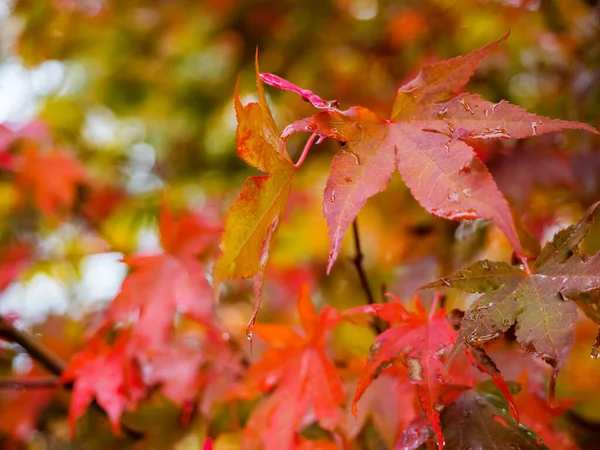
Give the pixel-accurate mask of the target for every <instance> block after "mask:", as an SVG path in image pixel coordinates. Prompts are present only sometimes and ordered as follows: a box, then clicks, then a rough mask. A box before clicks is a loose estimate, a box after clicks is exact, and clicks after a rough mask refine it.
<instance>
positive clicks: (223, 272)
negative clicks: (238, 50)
mask: <svg viewBox="0 0 600 450" xmlns="http://www.w3.org/2000/svg"><path fill="white" fill-rule="evenodd" d="M257 55H258V54H257ZM258 74H259V69H258V59H257V62H256V77H257V87H258V103H256V102H252V103H249V104H247V105H243V104H242V102H241V101H240V98H239V93H238V89H237V88H236V92H235V112H236V116H237V120H238V127H237V134H236V149H237V153H238V155H239V156H240V157H241V158H242V159H243V160H244V161H245V162H246V163H248V164H249V165H251V166H253V167H255V168H257V169H258V170H260V171H261V172H264V173H266V174H267V175H263V176H252V177H249V178H248V179H247V180H246V182H245V183H244V186H243V187H242V191H241V192H240V194H239V196H238V197H237V199H236V200H235V202H234V203H233V204H232V205H231V208H230V209H229V213H228V214H227V219H226V222H225V230H224V232H223V235H222V237H221V243H220V248H221V253H220V255H219V257H218V258H217V261H216V262H215V266H214V271H213V280H214V282H213V286H214V289H215V292H217V291H218V288H219V285H220V284H221V282H222V281H223V280H225V279H227V278H252V277H255V280H254V305H253V314H252V318H251V319H250V322H249V324H248V330H247V333H248V336H249V337H252V328H253V325H254V322H255V321H256V315H257V313H258V309H259V307H260V300H261V295H262V287H263V282H264V272H265V269H266V265H267V263H268V259H269V250H270V244H271V240H272V239H273V237H274V235H275V233H276V231H277V227H278V225H279V221H280V220H281V218H282V216H283V214H284V212H285V207H286V203H287V199H288V196H289V193H290V189H291V185H292V179H293V177H294V174H295V167H294V165H293V164H292V162H291V161H290V160H289V158H287V157H286V158H280V157H279V155H278V149H279V134H280V133H279V130H278V129H277V126H276V125H275V121H274V120H273V116H272V115H271V111H270V109H269V106H268V104H267V100H266V97H265V93H264V89H263V86H262V83H261V81H260V79H259V77H258Z"/></svg>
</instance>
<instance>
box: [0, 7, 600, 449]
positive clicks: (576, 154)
mask: <svg viewBox="0 0 600 450" xmlns="http://www.w3.org/2000/svg"><path fill="white" fill-rule="evenodd" d="M508 30H510V32H511V36H510V38H509V39H508V41H506V42H505V43H503V44H502V45H501V50H500V51H498V52H496V53H495V54H493V55H492V56H490V57H489V58H487V59H486V60H485V61H484V62H483V63H482V64H481V66H480V69H479V70H478V71H477V73H476V74H475V76H474V77H473V79H472V81H471V82H470V85H469V91H471V92H475V93H479V94H481V95H483V96H484V97H486V98H488V99H490V100H493V101H499V100H501V99H507V100H509V101H510V102H512V103H514V104H517V105H519V106H522V107H524V108H527V109H529V110H530V111H531V112H535V113H537V114H541V115H546V116H550V117H553V118H562V119H568V120H579V121H583V122H587V123H589V124H591V125H593V126H595V127H596V128H600V7H599V6H598V4H597V2H596V1H593V0H588V1H581V0H413V1H411V0H405V1H391V0H278V1H272V0H271V1H268V0H203V1H199V0H195V1H191V0H163V1H149V0H146V1H143V0H131V1H126V2H123V1H115V0H0V123H2V126H1V128H0V243H1V244H2V249H3V250H2V252H1V253H0V261H1V262H2V263H3V264H4V265H5V266H6V265H7V262H11V263H12V262H14V261H18V262H21V263H23V267H26V271H25V272H24V274H23V276H22V277H21V278H20V282H19V283H12V284H11V285H10V286H8V287H7V288H6V289H5V290H4V292H3V293H2V297H0V312H1V313H3V314H8V313H10V314H13V315H14V316H15V317H17V318H18V319H19V320H21V321H22V323H23V324H24V326H29V327H41V328H40V329H42V328H44V327H47V324H48V323H49V322H51V321H52V320H55V319H56V318H53V317H54V316H48V314H58V315H66V316H65V317H63V319H61V320H63V321H67V322H69V321H73V324H72V325H70V326H71V328H70V329H72V330H73V331H72V334H71V335H70V341H69V340H68V339H65V336H63V337H62V341H69V342H71V343H70V344H69V345H70V346H72V347H77V342H79V345H81V341H82V340H83V339H84V338H83V335H84V332H85V329H86V326H84V325H81V320H82V318H84V317H86V318H88V319H87V320H89V321H91V322H93V317H94V313H96V312H98V311H101V310H102V306H103V305H105V304H106V302H107V301H110V300H111V299H112V298H113V297H114V295H115V294H116V292H117V291H118V289H119V286H120V282H121V280H122V279H123V277H124V275H125V267H124V266H123V265H122V264H121V263H120V262H119V259H120V257H121V256H122V255H123V254H129V253H132V252H136V251H138V252H139V251H142V252H144V251H153V250H156V249H157V248H159V246H160V243H159V238H158V231H157V219H156V217H157V213H158V209H159V207H160V205H161V204H162V203H163V202H167V203H168V204H170V205H171V206H172V207H173V208H174V209H175V210H184V209H192V210H196V211H203V213H204V214H207V215H209V216H211V217H214V218H222V217H223V216H224V215H225V213H226V211H227V208H228V206H229V205H230V204H231V202H232V201H233V199H234V198H235V196H236V195H237V193H238V192H239V190H240V188H241V185H242V184H243V181H244V179H245V178H246V177H247V176H248V175H252V174H254V172H253V170H252V169H250V168H248V167H247V166H246V165H245V164H244V163H243V162H242V161H241V160H240V159H239V158H238V157H237V155H236V152H235V127H236V121H235V114H234V111H233V107H232V103H233V92H234V87H235V84H236V80H237V79H239V80H240V91H241V93H242V98H243V100H244V101H245V102H247V101H250V100H252V99H253V98H254V95H255V78H254V55H255V51H256V49H257V47H258V54H259V62H260V67H261V70H262V71H264V72H272V73H276V74H278V75H280V76H283V77H285V78H287V79H289V80H290V81H292V82H293V83H295V84H297V85H299V86H302V87H304V88H308V89H311V90H312V91H314V92H315V93H317V94H319V95H320V96H321V97H323V98H325V99H337V100H339V101H340V104H341V106H342V108H345V107H348V106H351V105H363V106H366V107H369V108H371V109H373V110H374V111H376V112H377V113H378V114H380V115H381V116H382V117H386V116H387V114H389V111H390V109H391V105H392V103H393V100H394V97H395V93H396V90H397V89H398V87H399V86H400V85H401V84H403V83H404V82H406V81H407V80H409V79H410V78H411V77H412V76H414V75H415V74H416V73H417V71H418V70H419V69H420V67H421V66H422V65H423V64H427V63H432V62H435V61H438V60H441V59H446V58H450V57H453V56H456V55H459V54H465V53H467V52H469V51H471V50H473V49H475V48H477V47H479V46H482V45H484V44H486V43H489V42H491V41H493V40H496V39H498V38H499V37H501V36H502V35H504V34H505V33H506V32H507V31H508ZM267 93H268V96H269V101H270V102H271V104H272V107H273V110H274V114H275V117H276V120H277V122H278V124H279V125H280V126H282V127H283V126H285V125H286V124H288V123H289V122H291V121H292V120H295V119H298V118H301V117H304V116H307V115H309V114H311V113H312V112H313V111H312V108H311V106H310V105H309V104H307V103H304V102H303V101H302V100H301V99H300V98H299V97H298V96H296V95H295V94H292V93H289V92H282V91H276V90H273V89H268V92H267ZM599 144H600V141H599V140H598V138H597V137H595V136H592V135H590V134H587V133H567V134H557V135H553V136H551V137H544V138H538V139H530V140H526V141H523V142H519V143H516V142H492V143H490V144H489V145H479V146H478V147H477V151H478V154H479V155H480V156H481V158H482V159H483V160H484V161H485V162H486V163H487V164H488V166H489V167H490V169H491V170H492V172H493V174H494V176H495V178H496V180H497V182H498V184H499V186H500V188H501V190H502V191H503V192H504V194H505V195H506V196H507V198H508V199H509V202H510V203H511V206H512V207H513V210H514V211H515V213H516V216H517V217H518V218H520V219H521V220H522V222H523V224H524V226H526V227H527V228H528V230H529V231H530V233H531V234H532V235H533V236H534V238H532V239H533V241H535V240H537V241H540V242H542V243H543V242H545V241H546V240H547V239H548V238H549V237H551V236H552V234H553V233H554V232H555V231H556V230H557V229H558V228H559V227H562V226H564V225H566V224H569V223H572V222H573V221H574V220H576V219H577V218H578V217H579V216H580V215H581V213H582V212H583V211H584V210H585V207H587V206H588V205H589V204H590V203H591V202H593V201H595V200H598V199H600V153H599V150H600V145H599ZM303 145H304V142H303V141H302V139H301V138H300V137H295V138H294V139H292V141H291V142H290V147H289V149H290V153H291V154H292V155H298V154H299V153H300V150H301V149H302V147H303ZM32 149H34V150H32ZM335 151H336V145H335V143H331V142H328V141H326V142H324V143H323V144H321V145H320V146H318V147H314V148H313V150H312V152H311V154H310V155H309V157H308V159H307V161H306V163H305V164H304V166H303V167H302V169H301V170H300V171H299V173H298V176H297V179H296V180H295V181H294V183H295V185H294V189H293V191H292V197H291V200H290V206H289V208H288V213H287V217H286V218H285V220H284V223H283V224H282V228H281V230H280V233H279V235H278V239H277V244H276V247H275V254H274V260H273V264H272V266H271V272H272V273H271V274H270V276H269V279H268V280H269V281H268V282H267V287H266V289H267V290H266V294H265V305H264V310H263V312H262V313H261V318H264V320H269V319H274V318H278V319H279V320H284V318H285V317H293V307H294V299H295V297H296V295H297V292H298V288H299V286H300V284H301V283H302V282H308V283H309V284H310V285H311V286H312V288H313V290H315V289H317V287H318V289H319V290H318V292H317V293H316V294H315V296H314V298H315V300H317V301H318V302H320V303H321V304H324V303H329V304H332V305H334V306H337V307H339V308H346V307H349V306H352V305H357V304H361V303H364V298H363V294H362V292H361V290H360V287H359V284H358V279H357V277H356V274H355V273H354V267H353V265H352V263H351V261H350V258H349V257H350V256H352V255H353V250H354V249H353V246H352V242H351V241H350V239H348V242H346V245H345V247H344V251H345V252H346V256H348V257H347V258H341V259H340V261H339V262H338V264H337V266H336V268H335V270H334V272H333V274H332V276H331V277H328V278H324V272H325V270H324V269H325V261H326V260H327V254H328V239H327V232H326V227H325V221H324V219H323V218H322V215H321V206H320V196H321V195H322V191H323V188H324V184H325V178H326V176H327V170H328V165H329V162H330V160H331V157H332V155H333V154H334V152H335ZM23 161H25V162H23ZM27 161H28V162H27ZM15 167H16V168H17V169H15ZM19 167H20V168H21V169H19ZM23 167H27V168H28V169H27V170H23ZM36 186H37V187H36ZM53 192H54V194H53ZM65 192H69V193H70V194H65ZM359 222H360V230H361V238H362V240H363V250H364V252H365V254H366V260H365V264H366V267H367V270H368V271H369V276H370V281H371V283H372V285H373V288H374V289H375V291H376V292H379V290H380V289H379V287H380V286H384V287H387V289H389V290H391V291H393V292H395V293H396V294H398V295H400V296H402V297H403V298H409V297H410V296H411V295H412V292H413V290H414V288H416V287H417V286H419V285H421V284H423V283H426V282H428V281H430V280H431V279H432V278H433V277H435V276H439V275H442V274H444V273H448V272H449V271H451V270H453V269H454V268H456V267H459V266H462V265H463V264H465V263H467V262H470V261H473V260H474V259H479V258H482V257H487V258H490V259H504V260H507V259H510V256H511V253H510V252H511V250H510V248H509V246H508V245H507V244H506V242H505V240H504V237H503V236H502V235H501V234H500V233H499V232H498V231H497V230H496V229H495V228H493V227H492V226H489V225H488V224H486V223H481V222H479V221H477V222H464V223H461V224H458V223H451V222H447V221H444V220H440V219H436V218H433V217H430V216H429V215H428V214H427V213H426V212H425V211H424V210H423V209H422V208H421V207H420V206H419V205H418V204H417V203H416V202H415V201H414V200H413V199H412V197H411V196H410V194H409V193H408V191H407V189H406V188H405V187H404V185H403V184H402V182H401V180H400V179H399V177H398V176H396V177H395V179H394V181H393V183H392V185H391V186H390V188H388V190H387V191H386V192H385V193H382V194H380V195H378V196H376V197H375V198H373V199H372V200H370V201H369V203H368V204H367V207H366V209H365V211H364V212H362V213H361V215H360V219H359ZM598 231H599V230H598V228H597V227H596V230H595V232H594V233H591V234H590V237H589V239H588V240H587V243H586V245H587V250H589V251H594V250H596V249H598V248H600V233H599V232H598ZM23 248H26V249H27V250H23V252H24V253H23V254H20V253H19V251H20V250H19V249H23ZM23 255H25V256H23ZM4 275H5V274H4ZM0 286H1V287H4V286H2V276H1V275H0ZM450 294H451V295H452V296H456V297H450V298H449V299H448V302H449V304H450V305H451V306H452V305H456V306H465V304H466V302H468V301H469V300H470V299H469V298H466V297H464V296H460V295H459V294H456V293H450ZM424 295H425V296H427V295H428V294H424ZM250 299H251V293H250V291H249V289H248V285H247V284H246V283H229V284H228V286H227V289H226V291H225V292H224V303H223V304H222V305H221V310H220V315H221V317H222V318H223V320H224V323H225V324H226V326H227V328H228V330H229V331H230V333H231V334H232V335H233V336H238V337H240V338H241V339H243V329H244V326H245V323H246V321H247V319H248V317H249V315H250V306H249V301H250ZM90 317H92V319H90ZM86 323H87V322H86ZM581 330H582V331H581V332H580V334H581V335H582V336H583V335H585V336H586V339H581V341H580V340H578V341H577V344H576V348H575V351H574V352H573V355H572V358H571V360H570V361H569V362H568V363H567V364H566V366H565V369H564V371H563V373H562V374H561V378H560V383H559V384H560V389H559V393H563V394H565V395H568V396H569V397H570V398H572V399H574V400H575V401H576V404H575V411H576V412H577V418H578V420H579V421H580V423H579V422H578V424H579V425H578V426H581V427H583V428H585V427H586V426H589V427H588V428H590V427H591V429H592V431H589V432H590V433H592V432H593V427H594V426H596V427H598V426H600V425H593V424H594V423H595V421H599V422H600V408H598V406H597V405H598V404H600V403H598V402H599V401H600V385H599V384H598V383H599V382H598V381H597V380H598V377H597V376H596V374H597V370H598V367H597V361H591V360H590V359H589V357H587V356H585V355H587V352H588V350H589V349H588V346H589V336H587V335H589V334H590V333H592V334H595V330H594V327H593V326H592V325H590V324H589V323H588V322H586V321H583V320H582V324H581ZM590 330H591V331H590ZM43 333H45V335H46V333H48V331H45V332H43ZM371 340H372V334H371V332H370V331H369V330H368V329H367V328H365V329H364V332H362V334H361V332H357V331H356V328H355V327H353V328H352V329H346V328H345V327H340V328H339V329H338V331H337V332H336V340H335V342H336V349H337V350H336V351H337V352H338V353H339V355H340V357H347V358H350V357H351V356H352V355H364V354H365V352H366V350H367V348H368V345H369V343H370V342H371ZM60 346H63V347H65V346H67V344H65V342H63V343H62V344H60V345H59V347H60ZM8 350H10V349H8ZM8 350H7V351H8ZM65 351H66V350H65ZM66 354H69V352H68V351H66ZM584 354H585V355H584ZM0 355H2V360H1V361H0V363H1V364H2V367H3V368H2V369H1V370H3V371H8V372H10V371H11V370H13V371H17V372H18V371H19V370H25V369H22V368H20V367H21V366H19V364H22V362H21V363H19V362H17V363H15V357H14V355H12V354H11V355H10V356H4V355H5V353H0ZM23 358H25V359H26V358H27V357H26V355H22V357H21V359H23ZM29 364H31V363H29ZM25 367H26V368H27V367H29V366H27V365H25ZM27 370H29V369H27ZM582 374H583V375H582ZM517 375H518V374H517ZM0 401H1V402H2V405H0V429H1V430H4V432H5V433H7V434H8V435H11V436H12V435H14V434H15V430H21V428H18V427H17V426H16V425H10V426H8V425H7V423H9V422H7V411H8V410H9V409H8V406H7V404H8V402H10V401H11V399H10V398H9V396H7V395H5V393H3V392H0ZM58 405H59V406H57V407H56V408H54V409H53V408H50V411H51V412H52V413H53V414H59V413H64V407H65V406H64V402H63V403H62V404H61V403H60V402H58ZM61 405H62V406H61ZM57 411H58V412H57ZM24 416H25V415H24ZM59 416H60V414H59ZM27 417H30V416H27ZM45 420H46V422H44V424H43V428H44V429H45V430H46V432H48V433H50V435H52V436H54V437H53V438H52V439H54V441H56V442H64V441H63V440H62V439H64V438H65V436H64V435H65V433H64V426H65V425H64V424H63V425H61V424H62V422H60V421H58V422H57V424H54V425H53V426H49V425H48V419H47V418H46V419H45ZM53 420H54V419H53ZM89 420H90V421H91V422H90V423H92V422H93V421H94V420H97V419H94V418H93V417H91V418H90V419H89ZM50 423H51V424H52V423H54V422H52V420H50ZM582 424H583V425H582ZM590 424H592V425H590ZM20 426H22V427H23V428H22V430H23V434H22V435H21V437H23V438H26V440H29V442H30V444H31V445H34V444H35V443H36V442H37V443H38V444H39V445H42V444H40V443H39V442H38V440H39V441H40V442H42V441H43V442H46V443H47V441H46V440H44V439H47V438H42V437H40V436H39V435H37V434H35V433H34V434H31V430H32V429H35V428H36V427H35V423H33V424H32V423H28V424H25V425H23V424H21V425H20ZM61 426H62V427H63V428H61ZM586 429H587V428H586ZM48 430H50V431H48ZM61 430H62V431H61ZM203 432H204V431H202V433H203ZM61 433H62V434H61ZM17 434H18V433H17ZM582 439H584V438H582ZM54 441H52V442H54ZM188 441H189V442H191V443H190V444H189V448H197V447H194V445H195V444H194V443H195V442H196V441H194V440H193V439H192V438H189V437H188V439H187V440H184V441H182V442H188ZM48 442H49V441H48ZM98 442H99V441H98ZM196 443H197V442H196ZM36 445H37V444H36ZM98 445H100V444H98ZM182 445H183V444H182ZM34 448H36V447H34ZM39 448H44V447H39ZM57 448H68V447H57ZM86 448H92V447H86ZM98 448H100V447H98ZM182 448H183V447H182ZM185 448H187V447H185ZM224 448H226V447H224Z"/></svg>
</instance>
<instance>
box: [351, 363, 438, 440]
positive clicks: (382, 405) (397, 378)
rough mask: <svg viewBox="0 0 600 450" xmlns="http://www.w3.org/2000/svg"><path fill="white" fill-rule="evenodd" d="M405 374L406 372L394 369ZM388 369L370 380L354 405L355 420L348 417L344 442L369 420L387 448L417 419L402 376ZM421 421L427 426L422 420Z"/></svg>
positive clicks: (410, 392) (410, 391) (411, 390)
mask: <svg viewBox="0 0 600 450" xmlns="http://www.w3.org/2000/svg"><path fill="white" fill-rule="evenodd" d="M398 369H401V370H402V371H406V368H404V367H402V368H400V367H399V368H398ZM398 372H400V370H397V371H393V370H392V368H391V367H390V369H388V370H387V371H386V372H385V374H383V375H381V376H380V377H378V378H377V379H376V380H374V382H373V384H372V385H371V386H370V387H369V389H367V390H366V392H365V393H364V395H363V396H362V397H361V399H360V401H359V402H358V404H357V408H356V409H357V414H356V417H354V416H353V415H351V414H349V416H350V417H349V418H348V422H349V425H350V426H349V427H348V431H347V433H346V436H347V438H349V439H355V438H356V436H358V434H359V433H360V431H361V430H362V429H363V428H364V427H365V425H366V424H367V420H368V419H370V420H371V421H372V423H373V426H374V427H375V429H376V430H377V431H378V433H379V436H380V437H381V439H382V440H383V441H384V442H385V443H386V444H387V445H388V447H389V448H392V447H393V446H394V443H397V442H398V440H399V437H400V433H401V432H402V431H403V430H405V429H407V428H408V427H409V425H410V423H411V420H413V418H414V417H415V416H416V415H417V414H416V407H414V406H413V403H414V400H416V399H417V397H416V396H415V389H414V388H413V386H412V385H411V384H409V383H406V382H405V381H404V380H405V379H406V374H404V373H402V374H400V373H398ZM425 421H426V422H427V423H429V421H428V419H427V417H426V416H425Z"/></svg>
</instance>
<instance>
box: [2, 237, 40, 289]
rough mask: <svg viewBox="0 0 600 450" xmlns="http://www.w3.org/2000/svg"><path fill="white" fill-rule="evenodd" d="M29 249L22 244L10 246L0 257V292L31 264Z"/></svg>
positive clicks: (4, 249) (5, 248)
mask: <svg viewBox="0 0 600 450" xmlns="http://www.w3.org/2000/svg"><path fill="white" fill-rule="evenodd" d="M31 259H32V254H31V249H30V248H29V247H27V246H26V245H23V244H11V245H8V246H6V247H4V248H3V249H2V254H1V256H0V291H3V290H4V289H5V288H6V287H7V286H8V285H9V284H10V283H12V282H13V281H14V280H15V279H16V278H17V277H18V276H19V275H20V274H21V272H23V271H24V270H25V269H26V268H27V267H28V266H29V264H30V263H31Z"/></svg>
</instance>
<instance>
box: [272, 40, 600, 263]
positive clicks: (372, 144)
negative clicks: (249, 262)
mask: <svg viewBox="0 0 600 450" xmlns="http://www.w3.org/2000/svg"><path fill="white" fill-rule="evenodd" d="M507 37H508V35H506V36H504V37H503V38H502V39H500V40H498V41H496V42H493V43H491V44H489V45H486V46H484V47H482V48H480V49H478V50H475V51H473V52H471V53H469V54H468V55H466V56H459V57H457V58H453V59H450V60H447V61H442V62H439V63H437V64H433V65H431V66H425V67H423V69H422V70H421V71H420V73H419V75H418V76H417V77H416V78H415V79H413V80H412V81H411V82H409V83H407V84H405V85H404V86H402V87H401V88H400V90H399V91H398V96H397V98H396V101H395V103H394V107H393V111H392V115H391V118H390V119H389V120H383V119H380V118H379V117H378V116H377V115H376V114H375V113H373V112H372V111H370V110H368V109H366V108H364V107H361V106H355V107H351V108H349V109H348V110H346V111H339V110H337V109H336V108H334V107H327V105H325V106H321V107H322V108H324V109H325V111H323V112H320V113H318V114H315V115H314V116H312V117H308V118H306V119H302V120H298V121H296V122H294V123H292V124H290V125H288V126H287V127H286V128H285V129H284V130H283V133H282V135H281V139H282V145H284V144H285V142H286V141H287V139H288V138H289V137H290V136H291V135H292V134H294V133H296V132H301V131H306V132H311V133H313V134H317V135H320V136H322V137H329V138H333V139H337V140H338V141H340V142H342V143H344V146H343V148H342V149H341V150H340V152H339V153H338V154H337V155H336V156H334V158H333V161H332V164H331V170H330V174H329V178H328V180H327V184H326V187H325V193H324V197H323V212H324V215H325V218H326V220H327V224H328V226H329V236H330V240H331V251H330V256H329V265H328V269H327V271H328V272H329V271H331V268H332V266H333V264H334V262H335V260H336V259H337V256H338V254H339V251H340V246H341V242H342V239H343V237H344V235H345V233H346V230H347V229H348V227H349V225H350V224H351V223H352V221H353V220H354V219H355V218H356V216H357V214H358V212H359V211H360V210H361V209H362V207H363V206H364V204H365V202H366V200H367V199H368V198H369V197H371V196H373V195H374V194H376V193H378V192H381V191H383V190H384V189H385V188H386V186H387V184H388V183H389V182H390V180H391V177H392V175H393V173H394V172H395V171H396V169H397V170H398V171H399V172H400V175H401V176H402V179H403V180H404V182H405V183H406V185H407V186H408V188H409V189H410V191H411V193H412V195H413V196H414V197H415V199H416V200H417V201H418V202H419V203H420V204H421V205H422V206H423V207H424V208H425V209H426V210H427V211H428V212H430V213H431V214H433V215H436V216H438V217H443V218H446V219H451V220H462V219H476V218H485V219H490V220H492V221H493V222H494V223H495V224H496V225H497V226H498V227H499V228H500V230H501V231H502V232H503V233H504V234H505V235H506V237H507V239H508V240H509V242H510V244H511V245H512V247H513V248H514V250H515V251H516V253H517V254H518V255H519V256H522V254H523V251H522V249H521V244H520V243H519V239H518V236H517V232H516V230H515V226H514V224H513V220H512V214H511V211H510V209H509V206H508V204H507V202H506V200H505V199H504V197H503V196H502V194H501V193H500V191H499V190H498V188H497V186H496V184H495V182H494V180H493V178H492V176H491V175H490V173H489V172H488V170H487V167H486V166H485V165H484V164H483V163H482V162H481V161H480V160H479V158H477V156H476V154H475V153H474V151H473V149H472V148H471V147H470V146H469V145H468V144H467V143H466V142H464V139H510V138H513V139H521V138H524V137H528V136H536V135H540V134H544V133H550V132H554V131H560V130H566V129H581V130H587V131H590V132H594V133H597V131H596V130H595V129H594V128H593V127H591V126H589V125H587V124H583V123H579V122H568V121H564V120H552V119H548V118H546V117H540V116H536V115H535V114H530V113H528V112H527V111H525V110H523V109H521V108H519V107H517V106H514V105H511V104H509V103H508V102H505V101H502V102H500V103H497V104H496V103H491V102H488V101H486V100H484V99H482V98H481V97H479V96H477V95H473V94H460V95H458V96H456V94H457V92H458V91H459V90H460V89H461V88H462V87H463V86H464V85H465V84H466V83H467V82H468V80H469V78H470V77H471V75H472V74H473V72H474V71H475V69H476V67H477V65H478V64H479V62H480V61H481V60H482V59H483V58H484V57H485V56H486V55H487V54H489V53H490V52H491V51H493V50H494V49H496V48H497V47H498V45H499V43H500V42H501V41H502V40H504V39H506V38H507ZM270 79H271V78H270V74H263V80H264V81H265V82H267V83H268V82H269V81H270ZM272 84H273V85H274V86H275V87H279V88H283V89H288V90H292V91H295V92H299V93H301V94H302V95H303V97H305V98H306V99H307V100H309V101H311V102H313V100H312V97H311V96H308V97H307V96H306V95H304V94H306V92H305V91H304V90H302V89H300V88H297V87H294V88H293V89H292V88H290V86H289V85H291V83H289V82H288V84H289V85H282V84H281V82H278V83H272ZM291 86H293V85H291ZM308 92H309V91H308ZM303 93H304V94H303ZM311 94H312V93H311ZM313 104H314V102H313Z"/></svg>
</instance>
